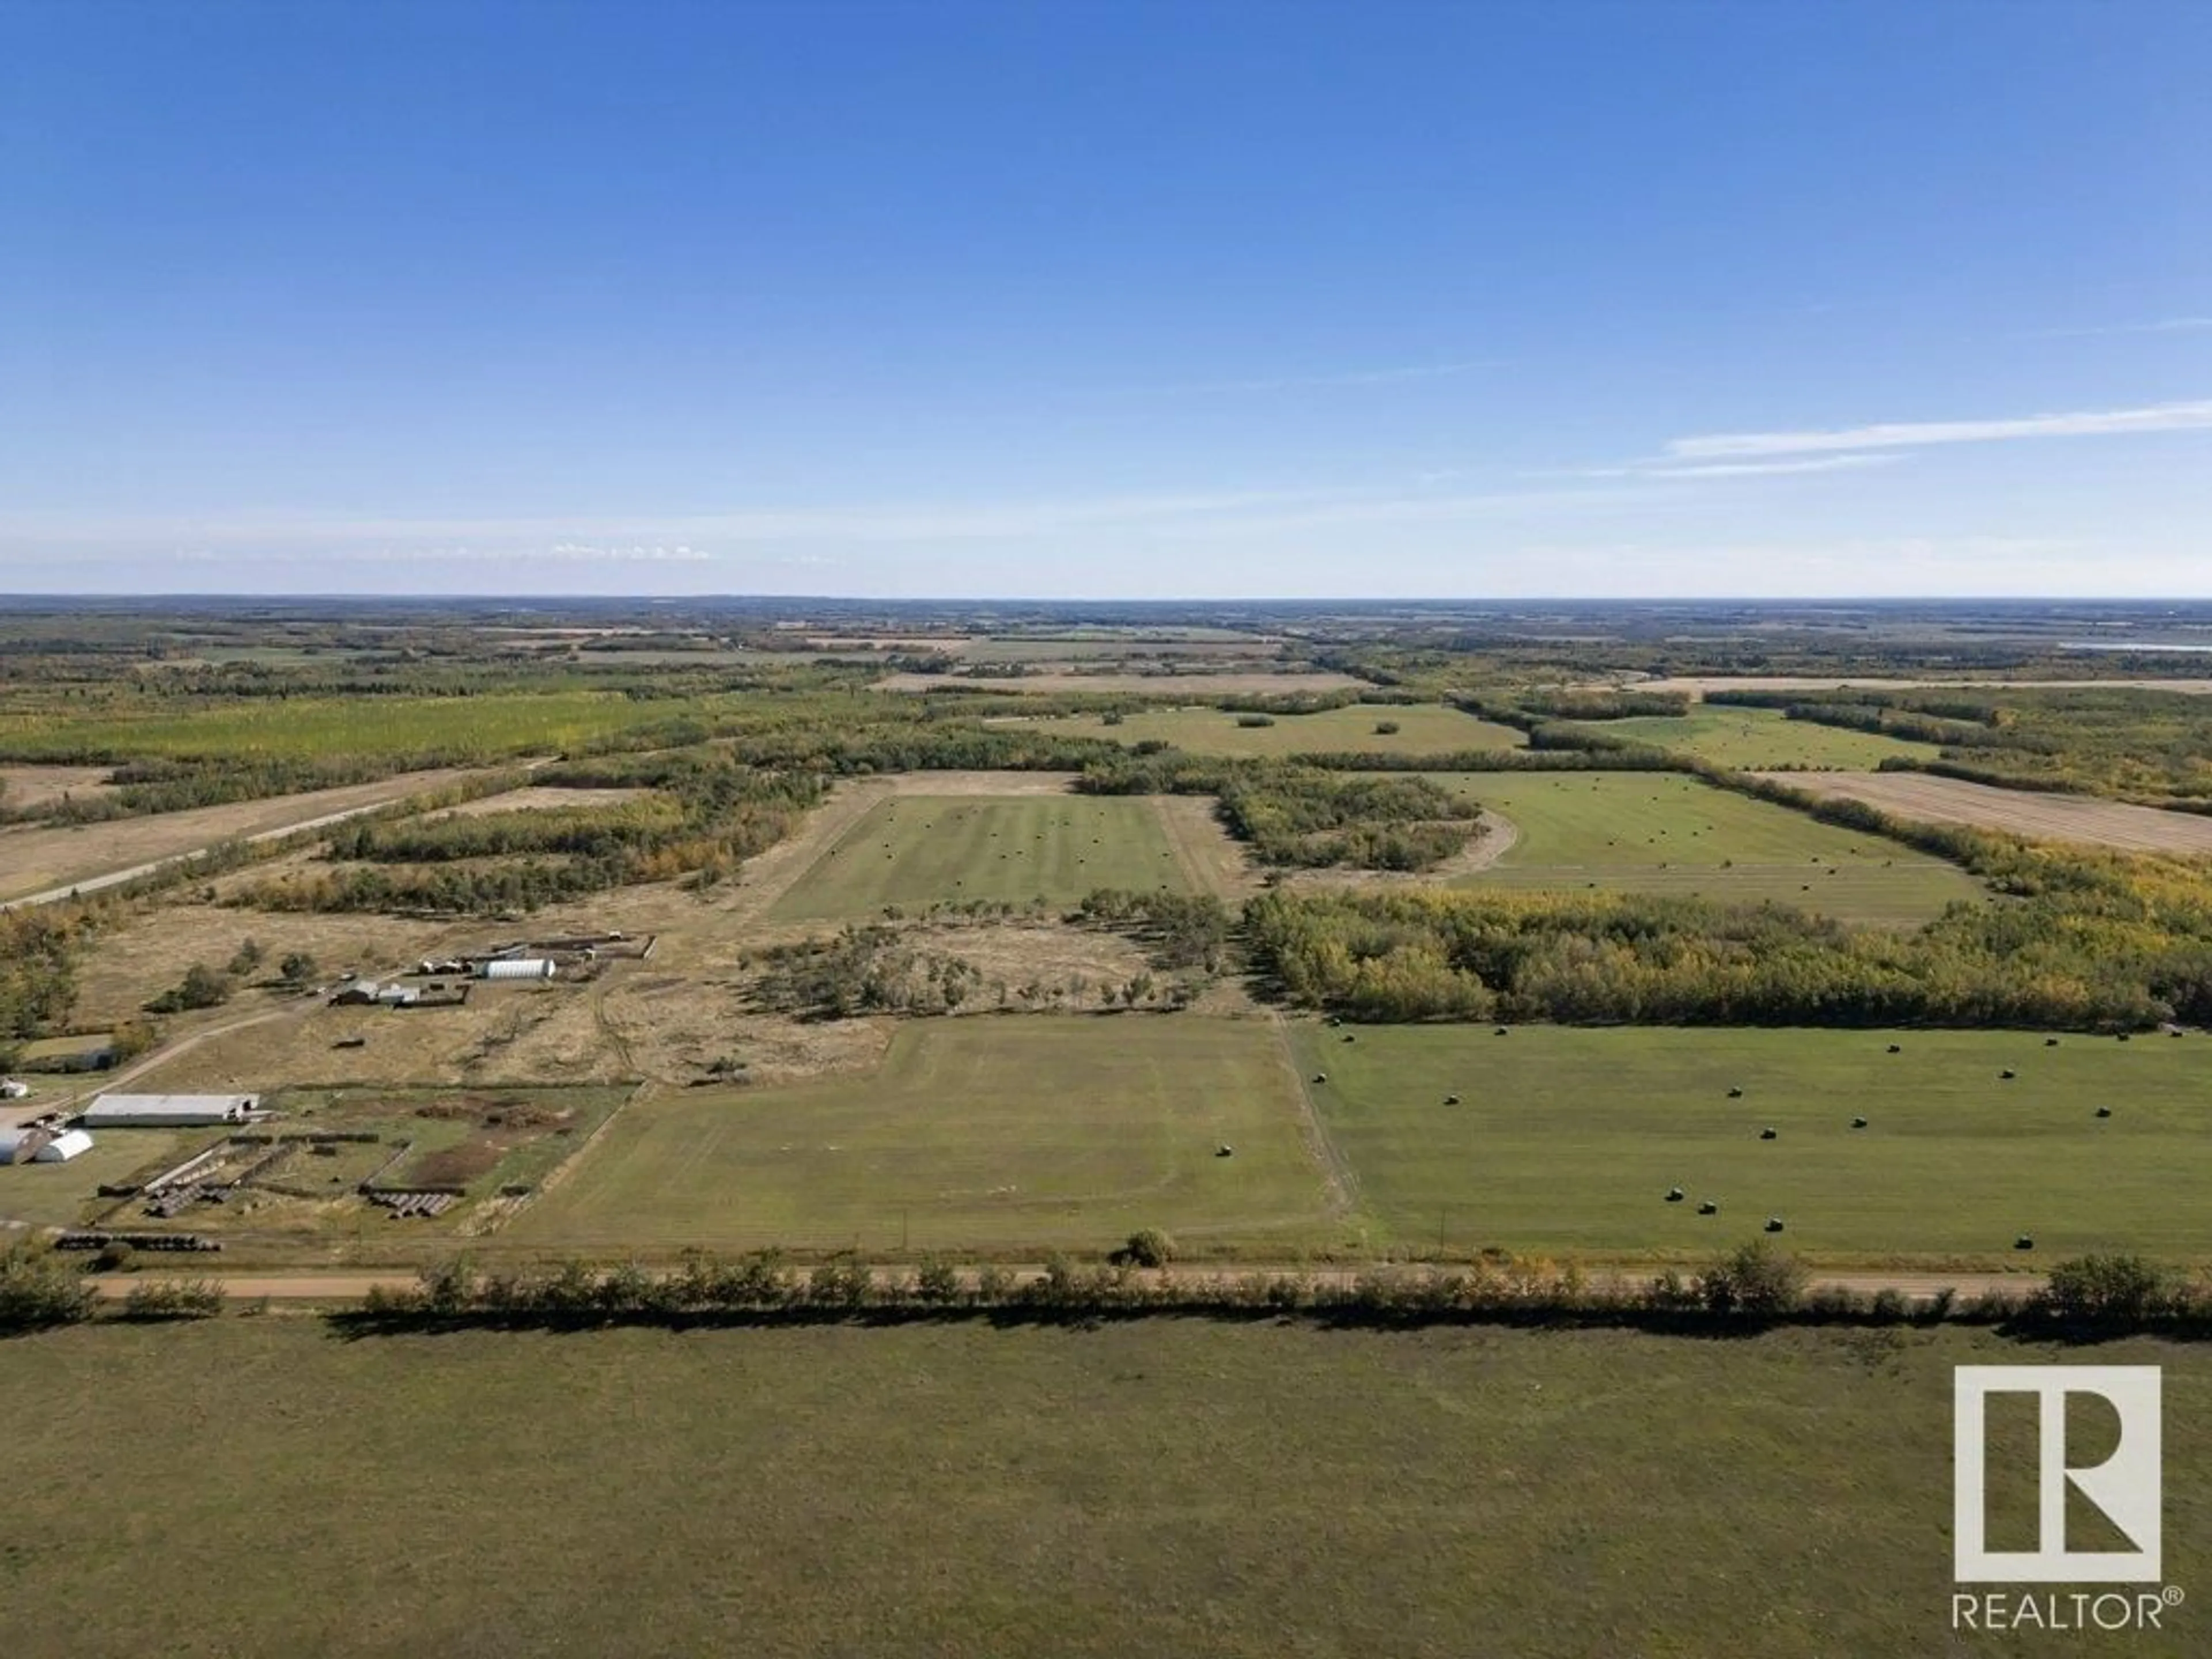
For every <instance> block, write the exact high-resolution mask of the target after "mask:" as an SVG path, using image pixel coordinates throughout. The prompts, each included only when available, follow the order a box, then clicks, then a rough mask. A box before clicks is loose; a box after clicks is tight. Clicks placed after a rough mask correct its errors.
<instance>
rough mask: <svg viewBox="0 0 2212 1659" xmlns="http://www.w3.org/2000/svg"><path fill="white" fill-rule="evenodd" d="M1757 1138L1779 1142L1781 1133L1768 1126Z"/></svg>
mask: <svg viewBox="0 0 2212 1659" xmlns="http://www.w3.org/2000/svg"><path fill="white" fill-rule="evenodd" d="M1759 1139H1761V1140H1779V1139H1782V1131H1781V1130H1779V1129H1777V1128H1774V1127H1771V1126H1770V1127H1766V1128H1764V1129H1761V1130H1760V1131H1759Z"/></svg>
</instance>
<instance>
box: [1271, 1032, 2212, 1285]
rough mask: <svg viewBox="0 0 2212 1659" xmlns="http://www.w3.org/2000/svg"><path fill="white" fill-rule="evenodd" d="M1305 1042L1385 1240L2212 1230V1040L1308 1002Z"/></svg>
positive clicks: (1542, 1246)
mask: <svg viewBox="0 0 2212 1659" xmlns="http://www.w3.org/2000/svg"><path fill="white" fill-rule="evenodd" d="M1347 1039H1349V1040H1347ZM1892 1043H1895V1044H1897V1045H1898V1047H1899V1050H1900V1052H1899V1053H1897V1054H1891V1053H1890V1052H1888V1049H1889V1045H1890V1044H1892ZM1297 1046H1298V1048H1299V1050H1300V1052H1301V1054H1303V1055H1304V1065H1305V1068H1306V1071H1307V1073H1308V1075H1309V1077H1311V1076H1312V1075H1314V1074H1316V1073H1325V1074H1326V1075H1327V1078H1328V1081H1327V1082H1326V1083H1310V1084H1309V1092H1310V1094H1311V1096H1312V1097H1313V1100H1314V1102H1315V1103H1316V1108H1317V1109H1318V1110H1319V1112H1320V1114H1321V1116H1322V1121H1323V1123H1324V1124H1325V1126H1326V1127H1327V1130H1328V1136H1329V1139H1330V1141H1331V1143H1332V1144H1333V1145H1334V1148H1335V1150H1336V1152H1337V1153H1338V1155H1339V1156H1340V1158H1342V1159H1343V1160H1344V1161H1345V1162H1346V1164H1349V1165H1350V1167H1351V1168H1352V1170H1353V1171H1354V1172H1355V1174H1356V1176H1357V1177H1358V1196H1359V1201H1360V1210H1361V1213H1362V1214H1363V1215H1364V1216H1366V1217H1368V1218H1370V1219H1371V1222H1372V1224H1373V1225H1374V1226H1375V1227H1376V1230H1377V1236H1376V1238H1375V1239H1374V1241H1373V1242H1374V1243H1376V1245H1378V1246H1384V1247H1391V1246H1395V1247H1399V1248H1405V1249H1436V1248H1437V1246H1438V1245H1439V1244H1440V1243H1441V1244H1442V1245H1443V1247H1444V1248H1447V1249H1453V1250H1467V1249H1477V1248H1480V1247H1484V1246H1489V1245H1498V1246H1502V1247H1504V1248H1506V1249H1516V1250H1570V1249H1571V1250H1590V1251H1599V1252H1619V1253H1621V1254H1624V1255H1680V1256H1682V1257H1684V1258H1685V1259H1695V1258H1698V1257H1700V1256H1703V1255H1709V1254H1710V1253H1711V1252H1713V1251H1715V1250H1717V1249H1723V1248H1727V1247H1731V1246H1733V1245H1735V1243H1739V1242H1740V1241H1741V1240H1742V1239H1743V1238H1745V1237H1749V1236H1752V1235H1753V1234H1756V1233H1758V1232H1759V1231H1760V1230H1761V1229H1762V1227H1763V1225H1764V1224H1765V1219H1766V1218H1767V1217H1768V1216H1770V1215H1772V1216H1778V1217H1779V1218H1781V1219H1782V1220H1783V1223H1784V1232H1783V1233H1782V1235H1781V1242H1782V1243H1784V1244H1787V1245H1789V1246H1790V1247H1791V1248H1792V1249H1799V1250H1803V1251H1807V1252H1811V1253H1814V1254H1817V1255H1822V1256H1825V1257H1827V1258H1831V1259H1838V1260H1841V1259H1860V1260H1867V1261H1881V1260H1887V1259H1892V1258H1902V1257H1905V1256H1912V1255H1918V1256H1933V1257H1946V1256H1948V1257H1957V1258H1966V1257H1976V1258H1983V1259H1985V1260H1987V1261H1990V1262H1992V1263H1994V1264H1995V1265H1998V1266H2002V1265H2004V1264H2006V1263H2008V1262H2011V1263H2015V1264H2016V1265H2020V1266H2024V1267H2032V1266H2035V1265H2038V1264H2039V1263H2043V1262H2046V1261H2056V1260H2059V1259H2061V1258H2063V1257H2065V1256H2068V1255H2076V1254H2079V1253H2081V1252H2083V1251H2087V1250H2099V1249H2131V1250H2135V1249H2139V1250H2145V1251H2148V1252H2151V1253H2153V1254H2155V1255H2173V1256H2182V1257H2189V1256H2197V1255H2202V1254H2203V1250H2204V1249H2205V1241H2206V1240H2207V1239H2208V1238H2212V1197H2208V1196H2207V1194H2205V1192H2204V1191H2203V1186H2202V1183H2197V1182H2189V1181H2187V1180H2185V1179H2183V1178H2181V1177H2180V1176H2179V1175H2178V1174H2177V1173H2176V1172H2177V1171H2179V1170H2185V1169H2189V1168H2193V1167H2194V1166H2195V1164H2197V1161H2198V1160H2199V1159H2201V1158H2202V1156H2203V1144H2204V1136H2205V1133H2206V1132H2207V1130H2208V1129H2212V1103H2208V1097H2207V1091H2206V1089H2205V1079H2206V1076H2207V1068H2208V1066H2212V1038H2206V1037H2203V1036H2191V1037H2186V1038H2180V1039H2174V1038H2169V1037H2164V1036H2148V1035H2146V1036H2136V1038H2135V1039H2134V1040H2133V1041H2132V1042H2119V1041H2118V1040H2116V1039H2115V1038H2112V1037H2109V1036H2106V1037H2089V1036H2069V1037H2065V1038H2063V1039H2062V1040H2061V1042H2060V1044H2059V1046H2058V1047H2057V1048H2051V1047H2047V1046H2046V1045H2045V1038H2044V1037H2042V1036H2039V1035H2035V1034H2032V1033H2021V1032H2008V1031H1902V1032H1894V1031H1837V1030H1740V1029H1723V1030H1668V1029H1617V1030H1588V1029H1575V1028H1570V1027H1560V1026H1516V1027H1514V1028H1513V1029H1512V1030H1510V1031H1509V1032H1508V1034H1507V1035H1505V1036H1497V1035H1496V1034H1495V1033H1494V1032H1493V1030H1492V1028H1491V1027H1489V1026H1487V1025H1485V1026H1480V1027H1473V1026H1378V1027H1367V1026H1362V1027H1360V1028H1358V1030H1356V1031H1354V1030H1344V1031H1339V1030H1333V1029H1329V1028H1327V1027H1323V1026H1319V1025H1312V1024H1307V1025H1302V1026H1301V1027H1299V1028H1298V1036H1297ZM2008 1070H2009V1071H2012V1072H2014V1073H2016V1075H2015V1076H2014V1077H2013V1078H2011V1079H2006V1078H2004V1077H2003V1076H2002V1073H2004V1072H2005V1071H2008ZM1731 1089H1741V1091H1743V1092H1742V1094H1741V1097H1738V1098H1730V1097H1729V1091H1730V1090H1731ZM1453 1095H1457V1096H1458V1097H1459V1103H1458V1104H1457V1105H1449V1104H1447V1103H1446V1101H1447V1099H1448V1098H1449V1097H1450V1096H1453ZM2100 1106H2104V1107H2109V1108H2110V1109H2111V1110H2112V1116H2111V1117H2109V1118H2100V1117H2098V1116H2097V1115H2096V1112H2097V1109H2098V1108H2099V1107H2100ZM1855 1116H1863V1117H1864V1118H1866V1119H1867V1120H1868V1123H1867V1127H1865V1128H1863V1129H1854V1128H1853V1127H1851V1120H1852V1119H1853V1117H1855ZM1768 1127H1771V1128H1773V1129H1775V1130H1776V1131H1777V1132H1778V1133H1777V1135H1776V1138H1775V1139H1772V1140H1763V1139H1760V1138H1759V1135H1760V1131H1761V1130H1762V1129H1764V1128H1768ZM1671 1187H1680V1188H1682V1191H1683V1194H1684V1196H1683V1200H1682V1201H1680V1202H1679V1203H1668V1201H1667V1200H1666V1194H1667V1191H1668V1188H1671ZM1703 1200H1712V1201H1713V1202H1715V1203H1717V1204H1718V1205H1719V1206H1720V1209H1719V1212H1718V1214H1717V1215H1712V1216H1700V1215H1699V1214H1698V1206H1699V1203H1700V1202H1701V1201H1703ZM2022 1233H2026V1234H2027V1235H2029V1236H2031V1237H2033V1239H2034V1241H2035V1249H2034V1250H2033V1252H2028V1251H2016V1250H2015V1249H2014V1248H2013V1245H2014V1242H2015V1238H2016V1237H2018V1236H2019V1235H2021V1234H2022Z"/></svg>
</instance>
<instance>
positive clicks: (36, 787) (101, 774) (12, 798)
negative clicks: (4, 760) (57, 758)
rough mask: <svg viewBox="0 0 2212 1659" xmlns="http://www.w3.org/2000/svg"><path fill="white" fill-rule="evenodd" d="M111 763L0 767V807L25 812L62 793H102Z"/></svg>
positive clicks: (104, 790) (108, 789) (108, 787)
mask: <svg viewBox="0 0 2212 1659" xmlns="http://www.w3.org/2000/svg"><path fill="white" fill-rule="evenodd" d="M112 771H114V768H113V767H112V766H0V806H5V807H6V808H8V810H9V811H13V812H27V811H33V810H35V809H36V808H38V807H41V806H46V805H52V803H53V802H55V801H58V800H59V799H62V797H63V796H64V795H82V796H93V795H104V794H106V793H109V791H110V790H112V788H113V787H114V786H113V785H112V784H111V783H109V782H108V781H107V778H108V775H109V774H110V773H111V772H112Z"/></svg>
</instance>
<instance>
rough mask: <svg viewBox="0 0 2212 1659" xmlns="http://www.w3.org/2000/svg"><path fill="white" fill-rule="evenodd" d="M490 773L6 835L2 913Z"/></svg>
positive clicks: (1, 855) (444, 773)
mask: <svg viewBox="0 0 2212 1659" xmlns="http://www.w3.org/2000/svg"><path fill="white" fill-rule="evenodd" d="M544 764H546V763H545V762H544V761H543V760H538V761H532V762H528V763H526V767H538V766H543V765H544ZM485 775H487V774H486V772H485V770H484V769H482V768H476V767H455V768H449V769H445V770H441V771H435V772H403V773H401V774H399V775H398V776H396V777H390V778H380V779H378V780H377V781H375V782H374V783H356V784H349V785H347V786H346V787H343V788H340V789H315V790H310V791H309V792H307V793H305V794H299V795H278V796H271V797H266V798H264V799H260V800H252V801H234V802H231V803H229V804H228V805H222V806H195V807H190V808H187V809H186V810H185V811H181V812H152V813H148V814H147V815H146V816H144V817H135V818H116V819H112V820H110V821H108V822H106V823H83V824H71V825H68V826H66V827H52V828H28V829H10V830H5V831H0V899H4V902H0V909H14V908H16V907H18V906H21V905H32V904H52V903H55V902H58V901H60V900H62V899H66V898H69V897H70V896H73V895H76V894H81V893H92V892H97V891H99V890H100V889H102V888H104V887H114V886H118V885H120V884H123V883H124V882H127V881H136V880H137V878H139V877H141V876H148V875H151V874H153V873H154V872H155V871H157V870H161V869H163V868H165V867H167V866H169V865H173V864H178V863H181V862H183V861H184V860H186V859H191V858H197V856H199V855H200V854H203V853H205V852H207V851H208V850H209V849H210V848H214V847H216V846H219V845H221V844H222V842H229V841H242V842H246V844H247V845H249V846H252V845H255V844H258V843H261V842H271V841H281V840H283V838H284V837H286V836H298V835H305V834H308V833H311V832H312V831H314V830H317V829H329V828H330V827H331V825H333V824H337V823H344V822H345V821H346V820H347V819H348V818H352V817H360V816H361V815H362V813H364V812H374V811H378V810H379V809H380V808H382V807H386V806H391V805H396V804H397V803H398V802H401V801H404V800H406V799H409V798H410V797H412V796H416V795H427V794H432V793H436V792H437V791H440V790H443V789H450V788H453V787H455V786H457V785H461V784H467V783H471V782H474V781H477V780H478V779H480V778H482V777H484V776H485ZM40 884H47V885H40ZM26 889H30V890H28V891H26Z"/></svg>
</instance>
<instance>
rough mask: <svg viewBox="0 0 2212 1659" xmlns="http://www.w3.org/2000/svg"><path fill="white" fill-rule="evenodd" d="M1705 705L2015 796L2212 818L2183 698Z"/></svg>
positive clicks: (2051, 696)
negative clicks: (2048, 795) (1840, 740)
mask: <svg viewBox="0 0 2212 1659" xmlns="http://www.w3.org/2000/svg"><path fill="white" fill-rule="evenodd" d="M1706 701H1707V702H1713V703H1723V704H1730V705H1734V706H1736V707H1741V708H1778V709H1780V710H1782V711H1783V713H1784V715H1785V716H1786V717H1788V718H1789V719H1790V720H1810V721H1814V722H1817V723H1819V724H1820V725H1823V726H1843V727H1846V728H1849V729H1850V730H1853V731H1861V732H1881V733H1884V734H1886V735H1887V736H1890V737H1897V738H1913V739H1917V740H1918V741H1920V742H1923V743H1933V744H1939V745H1941V746H1942V750H1943V754H1942V759H1940V760H1934V761H1917V760H1911V759H1905V758H1902V757H1900V758H1898V759H1895V760H1893V761H1888V762H1885V763H1884V769H1887V770H1917V771H1924V772H1931V773H1935V774H1936V775H1941V776H1947V777H1956V778H1964V779H1966V780H1969V781H1973V782H1978V783H1991V784H1998V785H2002V786H2006V787H2012V788H2026V789H2045V790H2073V791H2078V792H2080V793H2087V794H2098V795H2109V796H2113V797H2116V798H2118V799H2127V800H2137V801H2143V802H2146V803H2148V804H2150V805H2161V806H2174V805H2178V806H2183V807H2187V808H2190V809H2192V810H2195V811H2212V708H2208V707H2207V706H2206V702H2205V700H2204V699H2203V698H2202V697H2199V696H2191V695H2187V694H2185V693H2180V692H2172V691H2152V690H2138V689H2130V688H2124V687H2114V688H2111V689H2106V688H2095V689H2089V688H2081V689H2063V690H2062V689H2050V690H2033V689H2029V688H2010V687H1995V688H1986V689H1976V688H1971V687H1965V686H1957V687H1951V688H1947V689H1944V690H1897V691H1879V692H1875V691H1867V690H1857V691H1848V692H1820V693H1808V692H1802V691H1797V692H1771V691H1717V692H1714V693H1713V694H1711V696H1708V697H1707V698H1706Z"/></svg>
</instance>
